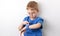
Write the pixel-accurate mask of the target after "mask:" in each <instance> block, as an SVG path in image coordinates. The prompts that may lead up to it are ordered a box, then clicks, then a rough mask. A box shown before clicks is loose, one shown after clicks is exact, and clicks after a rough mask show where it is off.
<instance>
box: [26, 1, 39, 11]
mask: <svg viewBox="0 0 60 36" xmlns="http://www.w3.org/2000/svg"><path fill="white" fill-rule="evenodd" d="M28 8H34V9H36V10H37V11H39V10H38V3H37V2H35V1H30V2H29V3H28V4H27V9H28Z"/></svg>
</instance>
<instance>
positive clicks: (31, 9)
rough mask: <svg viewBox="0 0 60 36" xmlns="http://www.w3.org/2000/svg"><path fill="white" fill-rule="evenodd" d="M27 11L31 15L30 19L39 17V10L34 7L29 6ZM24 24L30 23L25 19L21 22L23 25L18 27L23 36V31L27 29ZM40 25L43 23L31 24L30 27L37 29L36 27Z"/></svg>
mask: <svg viewBox="0 0 60 36" xmlns="http://www.w3.org/2000/svg"><path fill="white" fill-rule="evenodd" d="M27 13H28V15H29V16H30V19H31V20H34V19H35V18H36V17H37V15H38V13H39V12H38V11H37V10H36V9H34V8H28V9H27ZM24 24H29V22H28V21H23V22H22V23H21V25H20V26H19V27H18V29H19V30H20V36H21V34H22V32H24V31H25V29H26V27H23V25H24ZM39 27H41V24H40V23H37V24H33V25H30V26H29V29H36V28H39Z"/></svg>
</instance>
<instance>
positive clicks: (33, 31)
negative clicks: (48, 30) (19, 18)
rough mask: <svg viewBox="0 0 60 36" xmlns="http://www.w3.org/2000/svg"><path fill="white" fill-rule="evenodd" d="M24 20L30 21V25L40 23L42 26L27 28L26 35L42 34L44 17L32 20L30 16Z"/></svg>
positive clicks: (39, 35) (40, 35)
mask: <svg viewBox="0 0 60 36" xmlns="http://www.w3.org/2000/svg"><path fill="white" fill-rule="evenodd" d="M23 21H28V22H29V25H33V24H37V23H40V24H41V27H40V28H36V29H27V30H26V31H25V32H24V36H42V30H41V29H42V24H43V21H44V20H43V19H42V18H40V17H36V18H35V19H33V20H31V19H30V17H29V16H27V17H25V18H24V20H23Z"/></svg>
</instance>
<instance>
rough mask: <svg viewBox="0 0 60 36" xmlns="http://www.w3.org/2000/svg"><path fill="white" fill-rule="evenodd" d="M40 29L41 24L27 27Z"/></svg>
mask: <svg viewBox="0 0 60 36" xmlns="http://www.w3.org/2000/svg"><path fill="white" fill-rule="evenodd" d="M40 27H41V23H37V24H33V25H30V26H29V29H37V28H40Z"/></svg>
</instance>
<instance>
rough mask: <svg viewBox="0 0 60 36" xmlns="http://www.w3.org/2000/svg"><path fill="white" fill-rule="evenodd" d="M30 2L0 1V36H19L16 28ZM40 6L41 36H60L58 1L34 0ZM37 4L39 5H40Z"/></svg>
mask: <svg viewBox="0 0 60 36" xmlns="http://www.w3.org/2000/svg"><path fill="white" fill-rule="evenodd" d="M29 1H30V0H0V36H19V31H18V28H17V27H18V26H19V25H20V23H21V22H22V20H23V18H24V17H25V16H26V15H27V14H26V4H27V3H28V2H29ZM35 1H37V2H38V3H40V4H41V6H40V7H41V11H42V12H41V17H42V18H44V20H45V22H44V28H43V36H60V0H35ZM40 4H39V5H40Z"/></svg>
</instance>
